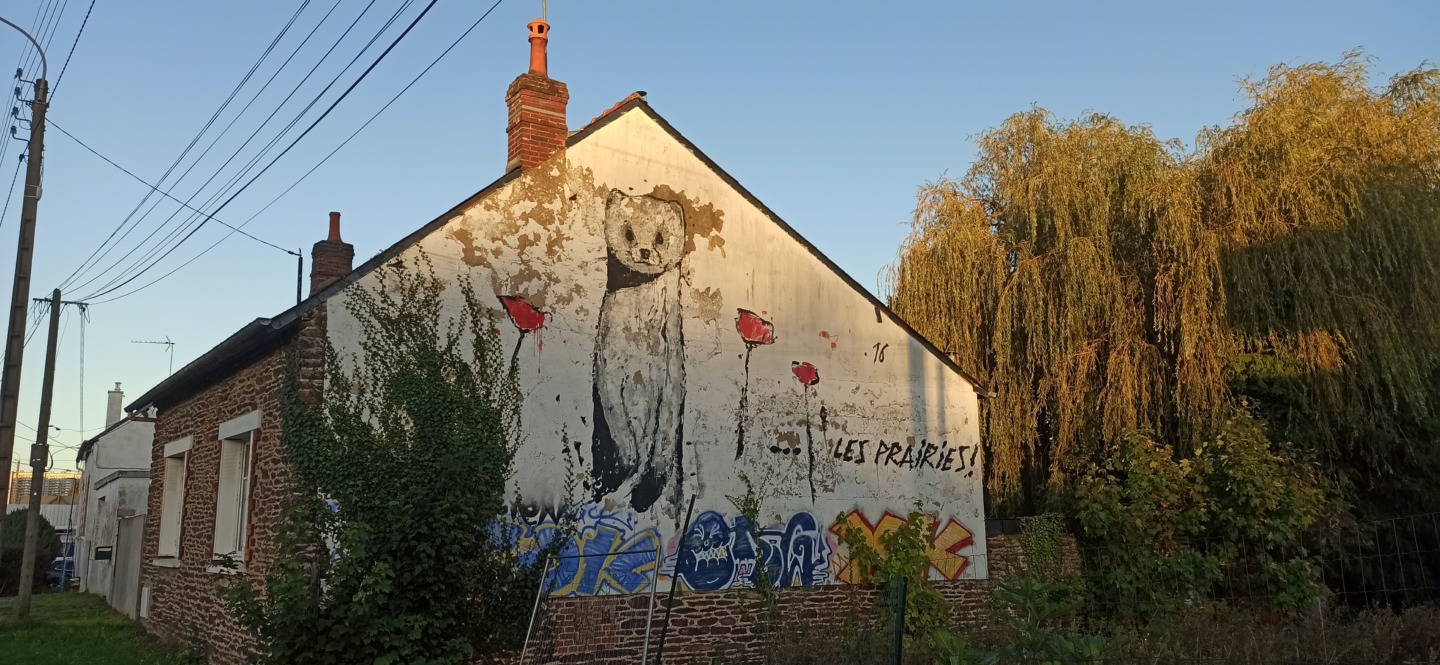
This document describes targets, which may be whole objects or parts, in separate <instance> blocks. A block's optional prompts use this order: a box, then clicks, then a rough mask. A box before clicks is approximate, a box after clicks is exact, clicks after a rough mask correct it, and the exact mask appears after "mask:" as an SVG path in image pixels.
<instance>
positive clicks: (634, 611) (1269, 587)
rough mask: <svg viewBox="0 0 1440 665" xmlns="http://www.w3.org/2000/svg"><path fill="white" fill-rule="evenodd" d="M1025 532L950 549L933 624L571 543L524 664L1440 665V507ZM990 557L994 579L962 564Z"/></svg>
mask: <svg viewBox="0 0 1440 665" xmlns="http://www.w3.org/2000/svg"><path fill="white" fill-rule="evenodd" d="M997 531H998V532H997ZM1022 540H1023V539H1022V538H1021V537H1020V534H1017V533H1008V534H1007V533H1004V529H995V528H992V529H991V534H990V538H989V539H988V548H987V550H988V551H987V552H986V553H985V554H969V555H967V554H966V553H965V552H963V551H962V552H961V553H960V554H948V553H939V554H936V555H934V557H933V558H932V559H931V564H932V568H931V573H932V578H940V577H942V575H941V574H940V573H939V572H938V571H957V570H963V571H969V572H968V573H965V574H964V575H960V576H959V577H962V579H955V580H947V579H933V581H932V582H931V583H929V588H931V589H933V590H934V591H936V592H938V594H939V595H940V596H941V597H943V598H944V599H945V601H946V604H945V607H946V609H945V610H944V616H943V617H942V620H941V621H940V622H939V625H941V626H943V628H941V629H940V630H930V629H926V630H924V631H920V630H917V628H916V627H917V626H918V625H921V624H923V623H924V621H923V619H924V617H922V616H919V615H918V614H917V612H921V613H923V612H924V611H926V610H924V608H923V607H918V608H917V606H916V605H915V604H914V603H913V600H914V599H915V598H916V595H915V594H916V593H917V592H918V591H917V590H916V589H907V588H905V587H904V586H901V585H899V584H895V585H890V586H888V587H886V588H877V587H873V586H867V585H849V584H830V585H820V586H811V587H804V586H794V587H778V588H767V589H756V588H732V589H729V590H726V591H710V592H695V591H687V590H683V589H677V593H676V594H675V595H674V596H673V597H672V595H671V593H670V591H671V581H670V576H669V575H670V569H667V568H666V565H667V560H669V561H672V562H673V557H674V556H675V553H674V552H671V553H670V555H669V557H667V556H666V553H665V552H663V551H662V550H661V549H659V548H655V549H650V550H628V551H627V552H626V553H625V554H626V556H628V557H629V558H627V559H624V560H623V562H622V561H620V560H618V559H617V558H616V554H614V553H593V554H592V553H573V554H568V555H564V556H557V557H554V558H553V559H549V560H547V561H546V562H545V565H546V566H547V572H548V574H547V575H546V576H545V580H544V582H543V583H542V585H541V587H540V588H539V589H537V590H536V592H537V593H536V596H535V603H534V606H533V607H532V608H530V609H531V613H532V618H531V622H530V627H529V634H528V636H527V639H526V645H525V648H524V652H523V653H522V654H521V655H520V658H519V660H518V662H520V663H521V665H533V664H537V663H647V664H648V663H662V662H663V663H705V664H714V665H721V664H736V665H738V664H740V663H756V664H761V663H763V664H774V665H802V664H806V665H808V664H815V665H852V664H853V665H861V664H866V665H869V664H876V665H888V664H892V663H893V664H899V663H947V664H957V663H966V664H979V663H993V664H997V665H998V664H1005V663H1015V664H1020V663H1025V664H1030V663H1035V664H1039V663H1056V664H1068V663H1112V664H1115V665H1122V664H1123V665H1129V664H1131V663H1134V664H1137V665H1138V664H1140V663H1152V664H1156V665H1159V664H1164V663H1174V664H1177V665H1179V664H1182V663H1183V664H1192V663H1193V664H1196V665H1199V664H1202V663H1205V664H1215V665H1232V664H1233V665H1241V664H1246V665H1249V664H1254V665H1262V664H1263V665H1280V664H1300V663H1324V664H1327V665H1342V664H1348V663H1356V664H1359V663H1367V664H1368V663H1416V664H1430V665H1440V513H1431V514H1424V515H1415V516H1408V517H1401V518H1395V519H1390V520H1384V521H1379V522H1373V523H1367V524H1358V525H1350V526H1347V527H1345V528H1339V527H1336V528H1334V529H1331V530H1330V531H1328V532H1326V533H1324V534H1320V535H1318V536H1317V537H1316V538H1315V539H1314V540H1313V542H1306V543H1304V544H1303V545H1287V546H1284V547H1281V546H1278V545H1275V544H1272V543H1270V542H1268V541H1267V539H1266V538H1264V537H1263V535H1259V536H1248V535H1246V536H1235V537H1216V538H1203V539H1202V538H1194V539H1188V540H1180V539H1176V540H1175V542H1173V543H1156V544H1154V546H1153V547H1151V548H1149V549H1148V550H1147V551H1148V555H1147V556H1146V557H1132V558H1130V559H1123V558H1120V557H1122V556H1123V553H1122V554H1117V551H1116V549H1115V548H1113V547H1107V546H1106V545H1105V544H1103V543H1100V544H1096V545H1091V546H1079V545H1077V544H1075V542H1074V541H1073V540H1068V541H1066V542H1065V543H1064V547H1062V548H1061V549H1060V550H1059V551H1058V552H1056V553H1054V554H1053V555H1046V556H1043V557H1040V556H1036V554H1035V553H1034V552H1027V551H1025V547H1023V546H1022V545H1021V541H1022ZM947 558H954V559H964V561H959V560H947ZM617 563H618V564H620V565H619V566H618V568H617ZM671 565H673V563H672V564H671ZM612 569H613V570H612ZM832 569H834V570H838V569H839V567H838V566H833V565H832ZM978 571H988V576H987V578H986V579H964V578H966V577H968V576H970V575H972V574H973V573H975V572H978ZM582 572H583V573H584V574H594V575H600V576H602V577H603V576H605V575H618V574H627V575H632V576H633V575H640V576H642V577H643V578H644V579H645V580H647V582H646V583H645V585H644V586H643V588H634V585H631V588H634V591H633V592H632V593H622V594H611V595H596V596H585V595H577V594H575V593H574V592H575V590H576V589H577V588H594V585H588V586H587V585H580V586H579V587H577V585H576V584H574V583H573V582H574V576H575V575H577V574H581V573H582ZM601 586H604V585H601ZM612 586H613V585H612ZM907 609H908V611H909V616H908V621H907ZM511 662H515V661H511Z"/></svg>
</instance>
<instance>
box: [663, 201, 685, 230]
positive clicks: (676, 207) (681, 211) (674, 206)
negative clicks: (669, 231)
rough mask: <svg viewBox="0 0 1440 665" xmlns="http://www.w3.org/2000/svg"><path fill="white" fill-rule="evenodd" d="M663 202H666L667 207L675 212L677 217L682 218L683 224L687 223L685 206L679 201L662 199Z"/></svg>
mask: <svg viewBox="0 0 1440 665" xmlns="http://www.w3.org/2000/svg"><path fill="white" fill-rule="evenodd" d="M662 202H663V203H664V204H665V207H666V208H667V209H669V210H670V212H672V213H674V214H675V219H678V220H680V223H681V224H684V223H685V208H683V207H681V205H680V203H679V202H678V201H664V200H662Z"/></svg>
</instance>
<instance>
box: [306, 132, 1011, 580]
mask: <svg viewBox="0 0 1440 665" xmlns="http://www.w3.org/2000/svg"><path fill="white" fill-rule="evenodd" d="M803 214H804V211H796V212H795V215H796V216H802V215H803ZM421 252H423V253H424V255H425V256H426V257H427V258H428V259H429V260H430V261H431V262H432V264H433V265H434V269H435V271H436V273H437V274H438V275H440V276H441V277H442V278H444V279H445V280H447V282H449V287H450V289H451V291H450V293H451V297H453V299H454V301H455V302H456V303H458V302H459V301H460V298H461V296H460V293H459V288H458V286H456V285H457V284H458V283H459V282H460V281H461V280H470V281H471V283H472V284H474V286H475V287H476V289H477V291H478V292H480V293H491V294H493V295H494V307H495V329H494V334H497V335H500V336H501V337H502V339H503V341H504V342H505V348H506V349H507V350H509V352H510V354H511V355H510V359H509V361H510V362H511V363H513V364H514V366H515V367H516V368H517V370H518V374H519V377H520V388H521V390H522V391H523V393H524V395H525V405H524V409H523V413H522V420H523V422H522V431H523V440H522V442H521V445H520V448H519V452H518V454H517V457H516V460H515V469H516V472H515V475H514V477H513V479H512V481H511V483H512V485H513V486H512V487H511V488H509V489H510V492H509V493H510V494H513V495H518V496H520V497H521V498H522V505H517V506H513V507H512V513H513V514H514V515H515V516H516V517H519V518H521V519H519V520H517V521H516V523H515V524H513V525H511V526H510V527H509V528H510V529H512V531H513V533H512V534H511V535H513V536H515V537H516V538H517V539H518V541H519V542H520V543H521V547H523V548H527V549H536V548H538V546H540V545H543V544H544V543H547V542H549V541H550V539H551V538H553V537H554V535H555V533H556V532H557V524H556V512H557V510H558V509H559V508H560V507H562V506H576V505H579V506H581V508H580V510H579V511H578V515H579V522H578V524H577V525H576V528H577V533H576V535H575V538H574V542H573V543H572V544H571V545H570V547H569V548H568V551H567V552H566V555H565V557H564V558H562V559H560V560H558V561H555V562H553V565H554V572H553V573H552V582H553V584H554V587H555V589H556V590H557V593H561V594H565V595H600V594H613V593H636V592H642V591H646V590H649V589H650V588H651V587H652V585H655V586H658V588H660V589H665V588H668V587H669V586H670V585H671V584H673V583H676V582H679V583H682V584H683V585H685V587H687V588H693V589H727V588H735V587H744V586H747V585H750V584H753V583H754V581H755V580H756V579H757V577H758V571H759V570H760V569H761V568H762V567H763V568H764V569H765V571H766V573H767V577H768V579H770V580H772V581H774V582H776V583H778V584H781V585H784V586H810V585H819V584H832V583H841V582H849V581H854V579H855V578H854V575H855V573H854V571H852V570H850V569H849V568H848V564H847V561H846V559H845V556H844V552H843V551H841V550H840V548H839V547H838V545H837V537H836V532H837V530H838V527H837V526H836V525H837V522H848V523H850V524H853V525H855V526H857V527H860V528H861V529H862V530H863V531H864V532H865V533H866V534H869V535H870V536H871V537H872V538H878V536H879V534H881V533H883V532H885V531H886V530H888V529H893V528H895V526H896V525H898V524H900V523H903V522H904V521H905V520H907V519H910V516H911V514H912V513H919V514H922V515H923V517H921V518H920V519H926V520H927V521H928V522H929V524H930V529H931V533H932V537H931V551H930V556H931V563H932V567H931V573H932V575H933V576H934V577H935V578H937V579H962V578H984V577H985V576H986V571H985V565H984V561H985V557H984V556H983V555H984V550H985V539H984V537H983V518H982V516H983V507H982V505H981V501H982V499H981V483H982V475H983V474H982V473H981V468H980V464H981V460H982V458H983V455H981V454H980V452H981V451H980V449H979V446H980V442H979V437H978V410H977V403H976V391H975V386H973V385H972V384H971V383H970V382H969V381H968V380H967V379H966V378H965V377H964V376H963V375H961V374H960V373H959V372H957V371H956V370H955V369H953V368H952V367H951V366H949V365H947V364H946V362H945V361H944V360H943V358H942V357H941V356H940V355H939V353H938V352H936V351H934V350H932V349H931V348H928V347H927V346H926V345H925V344H924V343H923V342H922V341H920V340H918V339H917V338H916V337H914V336H913V335H912V334H911V333H910V332H909V331H908V330H907V329H906V328H905V326H903V325H902V324H901V323H900V322H899V321H897V320H896V319H894V318H893V317H892V316H891V315H890V314H889V313H888V312H887V311H885V310H884V309H883V308H882V307H880V306H879V305H878V303H877V302H876V301H874V300H873V299H872V298H870V297H869V296H868V295H867V294H866V293H864V292H863V291H862V290H860V288H859V287H858V285H856V284H855V283H854V282H853V281H852V280H849V279H848V278H847V277H845V276H844V275H843V274H842V273H841V272H840V271H839V270H838V269H836V268H835V267H833V266H832V265H829V264H828V263H827V262H826V261H825V260H824V259H823V258H821V257H820V255H819V254H818V252H816V251H815V250H814V249H812V248H811V247H810V246H808V245H807V244H806V243H805V242H803V241H802V240H800V239H799V237H798V236H796V235H795V234H793V232H791V231H790V230H789V229H787V228H786V227H785V226H783V225H782V224H781V223H780V222H778V220H776V219H774V218H773V217H772V216H770V215H769V214H768V212H767V211H766V210H765V209H763V208H762V207H760V205H759V204H758V203H756V202H755V201H753V200H752V199H750V198H749V197H748V196H747V195H746V194H745V193H744V192H743V191H741V190H740V189H738V188H737V187H736V186H735V185H733V184H732V183H731V182H730V181H729V180H728V178H727V177H726V176H724V174H723V173H720V172H719V171H718V170H717V169H715V168H714V167H713V166H712V165H711V164H709V163H708V162H707V161H706V160H705V159H704V158H703V157H702V156H700V155H699V154H697V153H696V152H695V151H694V150H693V149H692V148H691V147H690V146H689V145H687V144H686V143H685V142H684V141H682V140H681V139H679V138H678V137H677V136H676V135H675V134H674V133H672V132H671V131H669V129H668V127H667V126H666V125H664V124H663V123H662V122H661V121H659V120H658V119H657V118H655V117H653V116H652V115H651V114H650V112H649V111H648V109H647V108H646V107H644V106H639V107H633V108H631V109H629V110H627V111H624V112H622V113H620V114H618V115H617V116H614V117H611V118H607V119H606V120H605V121H603V122H602V123H601V124H600V126H598V127H597V128H595V129H594V130H593V131H590V132H588V133H587V134H585V135H584V136H583V137H582V138H580V139H579V140H577V141H574V142H573V143H572V145H571V146H570V147H569V149H568V150H567V151H565V152H563V153H561V154H560V155H557V156H556V157H555V158H553V159H551V160H550V161H549V162H548V163H546V164H544V165H541V166H540V167H538V168H535V169H531V170H529V171H526V172H525V173H523V174H522V175H520V176H519V177H517V178H515V179H513V180H511V181H509V182H508V183H506V184H505V185H503V186H501V187H499V188H498V189H496V190H495V191H492V192H490V193H489V194H488V195H486V196H484V197H481V198H478V199H477V200H475V201H474V202H473V203H472V204H471V205H469V206H468V207H464V208H462V209H461V211H460V212H459V213H458V214H456V215H454V217H453V218H451V219H449V220H448V221H447V222H446V223H445V224H444V225H443V226H442V227H440V228H439V229H438V230H436V231H435V232H433V233H431V234H430V235H429V236H427V237H425V238H424V239H422V240H421V241H420V242H418V243H417V244H416V245H414V246H412V247H411V248H409V249H407V250H405V251H404V252H403V253H402V254H401V255H400V256H399V258H398V259H397V260H398V261H402V262H405V263H407V264H413V263H414V262H415V261H417V260H419V259H420V253H421ZM375 285H376V282H375V280H374V278H373V277H365V278H362V279H361V280H360V281H359V282H357V283H356V284H354V285H351V286H350V287H349V288H350V289H353V288H356V287H357V286H358V287H364V288H374V287H375ZM345 298H346V296H345V294H344V293H341V294H340V295H338V296H337V297H336V298H334V299H332V300H331V301H330V303H329V307H328V309H329V313H330V324H329V335H330V337H331V342H332V343H333V344H334V345H335V347H336V348H337V350H339V351H340V352H341V353H342V354H349V353H356V352H358V336H359V335H360V334H361V332H360V330H359V328H358V326H356V325H355V322H354V320H353V319H352V318H351V317H350V315H349V314H348V313H347V312H346V311H345V307H344V302H345ZM457 306H458V305H457ZM747 481H748V482H749V483H750V485H751V486H753V488H754V491H755V493H756V494H758V495H759V497H760V498H761V499H762V501H761V510H760V512H759V515H758V516H757V517H756V518H755V519H756V520H758V521H759V522H760V523H759V524H752V523H751V519H749V518H747V517H745V516H743V515H741V514H740V511H739V510H738V509H737V508H736V507H735V504H734V502H733V501H732V497H739V496H741V495H743V494H745V492H746V482H747ZM692 499H693V500H694V506H695V508H694V514H693V516H692V519H691V522H690V527H689V529H688V531H685V533H681V531H684V529H683V525H684V523H685V520H686V509H687V507H688V506H689V505H690V502H691V500H692ZM756 533H758V538H757V537H755V536H754V535H753V534H756ZM682 542H683V545H684V546H683V547H682V546H681V545H682Z"/></svg>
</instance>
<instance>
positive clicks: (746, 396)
mask: <svg viewBox="0 0 1440 665" xmlns="http://www.w3.org/2000/svg"><path fill="white" fill-rule="evenodd" d="M754 350H755V347H754V346H751V345H746V348H745V383H743V384H741V386H740V413H739V418H738V420H739V423H738V425H737V427H736V428H735V429H736V432H737V434H736V437H735V459H737V460H738V459H740V456H741V455H743V454H745V418H746V411H745V405H746V404H748V403H749V401H750V352H752V351H754Z"/></svg>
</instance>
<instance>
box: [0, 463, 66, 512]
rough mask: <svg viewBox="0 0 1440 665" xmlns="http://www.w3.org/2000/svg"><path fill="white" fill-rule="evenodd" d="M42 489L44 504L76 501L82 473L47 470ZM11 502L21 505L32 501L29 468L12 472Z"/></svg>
mask: <svg viewBox="0 0 1440 665" xmlns="http://www.w3.org/2000/svg"><path fill="white" fill-rule="evenodd" d="M42 490H43V491H42V492H41V495H40V503H41V504H42V505H49V504H68V503H74V502H75V497H76V496H77V495H78V494H79V493H80V474H78V473H75V472H73V471H50V472H47V473H46V474H45V484H44V485H43V486H42ZM9 503H11V504H20V505H26V504H29V503H30V470H29V469H24V470H20V471H11V472H10V501H9Z"/></svg>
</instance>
